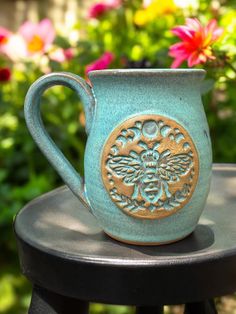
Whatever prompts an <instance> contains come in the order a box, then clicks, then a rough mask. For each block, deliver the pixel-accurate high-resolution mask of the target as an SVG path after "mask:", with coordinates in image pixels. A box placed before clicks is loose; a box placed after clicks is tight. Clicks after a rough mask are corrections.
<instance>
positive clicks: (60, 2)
mask: <svg viewBox="0 0 236 314" xmlns="http://www.w3.org/2000/svg"><path fill="white" fill-rule="evenodd" d="M94 3H95V1H85V0H84V1H82V0H80V1H79V0H67V1H66V0H50V1H46V0H42V1H37V0H28V1H23V0H15V1H13V0H11V1H9V0H1V2H0V8H1V10H0V313H4V314H25V313H26V308H27V306H28V304H29V301H30V285H29V283H27V281H26V279H24V278H23V277H22V276H21V275H20V270H19V264H18V258H17V252H16V244H15V240H14V235H13V232H12V221H13V217H14V216H15V215H16V213H17V211H18V210H19V209H20V208H21V207H22V206H24V204H25V203H27V202H28V201H30V200H31V199H32V198H34V197H36V196H38V195H40V194H42V193H45V192H47V191H49V190H51V189H53V188H55V187H57V186H59V185H61V184H62V181H61V179H60V178H59V177H58V175H57V174H56V173H55V171H54V170H53V169H52V168H51V166H50V165H49V164H48V162H47V161H46V159H45V158H44V157H41V154H40V152H39V150H38V149H37V147H36V145H35V144H34V143H33V140H32V139H31V137H30V135H29V133H28V131H27V129H26V126H25V122H24V116H23V102H24V97H25V94H26V92H27V90H28V88H29V86H30V85H31V84H32V83H33V81H35V80H36V79H37V78H38V77H39V76H41V75H42V74H45V73H49V72H51V71H71V72H74V73H76V74H79V75H81V76H83V77H84V78H85V79H86V78H87V76H86V74H87V72H88V71H89V70H91V69H101V68H108V67H109V68H150V67H152V68H168V67H170V66H172V67H173V57H175V60H176V61H180V62H181V61H183V63H182V64H177V65H178V66H180V67H185V68H186V67H194V68H204V69H206V70H207V77H206V80H205V83H204V85H203V87H202V94H203V102H204V107H205V111H206V114H207V118H208V122H209V126H210V132H211V138H212V143H213V160H214V162H235V161H236V145H235V141H236V127H235V126H236V110H235V109H236V2H235V0H228V1H227V0H212V1H210V0H165V1H162V0H152V1H151V0H144V1H141V0H134V1H125V0H123V1H121V0H104V1H100V2H99V3H98V1H97V2H96V4H95V5H94ZM186 18H197V19H198V20H199V21H200V22H198V21H196V20H186ZM26 21H27V22H26ZM193 21H195V22H193ZM25 22H26V23H25ZM33 23H34V24H33ZM186 23H187V24H186ZM199 23H201V24H199ZM177 25H185V27H184V28H176V26H177ZM186 25H187V26H186ZM202 25H203V26H202ZM194 36H195V37H194ZM193 37H194V38H193ZM176 43H182V46H178V47H176V46H173V45H175V44H176ZM194 44H196V45H195V46H194ZM190 46H191V49H190ZM170 47H172V48H170ZM199 47H200V48H201V49H200V50H199ZM183 49H185V50H183ZM190 50H191V51H190ZM171 55H172V56H171ZM180 62H179V63H180ZM175 66H176V64H175ZM42 111H43V117H44V121H45V124H46V127H47V129H48V130H49V133H50V134H51V136H52V137H53V139H54V140H55V142H56V143H57V145H58V146H59V147H60V148H61V149H62V151H63V152H64V153H65V155H66V156H67V157H68V159H69V160H70V161H71V163H72V164H73V165H74V166H75V167H76V168H77V169H78V171H79V172H80V173H83V154H84V146H85V142H86V134H85V131H84V125H85V118H84V114H83V111H82V106H81V104H80V102H79V100H78V98H77V96H76V95H75V94H74V93H73V92H71V91H70V90H68V89H66V88H62V87H55V88H52V89H51V90H50V91H48V92H46V94H45V96H44V101H43V106H42ZM94 280H96V279H95V278H94ZM235 304H236V301H235V298H234V296H227V297H224V298H220V299H218V300H217V305H218V308H219V310H220V311H219V313H220V314H226V313H227V314H233V313H236V305H235ZM165 311H166V313H169V314H170V313H171V314H173V313H180V312H179V308H178V307H171V308H170V307H166V308H165ZM91 313H93V314H95V313H96V314H99V313H104V314H106V313H107V314H108V313H109V314H110V313H112V314H118V313H119V314H122V313H123V314H126V313H127V314H130V313H132V309H131V308H128V307H112V306H103V305H93V306H92V308H91Z"/></svg>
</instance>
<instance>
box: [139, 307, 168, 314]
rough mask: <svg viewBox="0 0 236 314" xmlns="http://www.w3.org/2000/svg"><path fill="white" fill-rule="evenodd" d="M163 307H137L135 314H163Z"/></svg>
mask: <svg viewBox="0 0 236 314" xmlns="http://www.w3.org/2000/svg"><path fill="white" fill-rule="evenodd" d="M163 313H164V312H163V306H137V307H136V314H163Z"/></svg>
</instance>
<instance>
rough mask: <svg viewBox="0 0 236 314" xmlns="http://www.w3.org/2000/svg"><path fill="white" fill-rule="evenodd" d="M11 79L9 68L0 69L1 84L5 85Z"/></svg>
mask: <svg viewBox="0 0 236 314" xmlns="http://www.w3.org/2000/svg"><path fill="white" fill-rule="evenodd" d="M10 79H11V70H10V69H9V68H0V82H1V83H5V82H8V81H10Z"/></svg>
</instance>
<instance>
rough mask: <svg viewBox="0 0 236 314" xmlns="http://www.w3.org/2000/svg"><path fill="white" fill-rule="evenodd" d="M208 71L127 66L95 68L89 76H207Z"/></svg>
mask: <svg viewBox="0 0 236 314" xmlns="http://www.w3.org/2000/svg"><path fill="white" fill-rule="evenodd" d="M205 74H206V71H205V70H204V69H189V68H181V69H170V68H165V69H161V68H149V69H142V68H127V69H105V70H93V71H90V72H89V73H88V76H89V77H91V78H92V77H96V76H120V75H122V76H158V77H159V76H172V75H190V76H191V75H193V76H200V77H203V76H205Z"/></svg>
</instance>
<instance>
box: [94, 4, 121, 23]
mask: <svg viewBox="0 0 236 314" xmlns="http://www.w3.org/2000/svg"><path fill="white" fill-rule="evenodd" d="M120 6H121V0H105V1H103V2H97V3H95V4H93V5H92V6H91V7H90V8H89V11H88V17H89V18H94V19H96V18H99V17H100V16H101V15H103V14H104V13H105V12H107V11H110V10H113V9H117V8H119V7H120Z"/></svg>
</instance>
